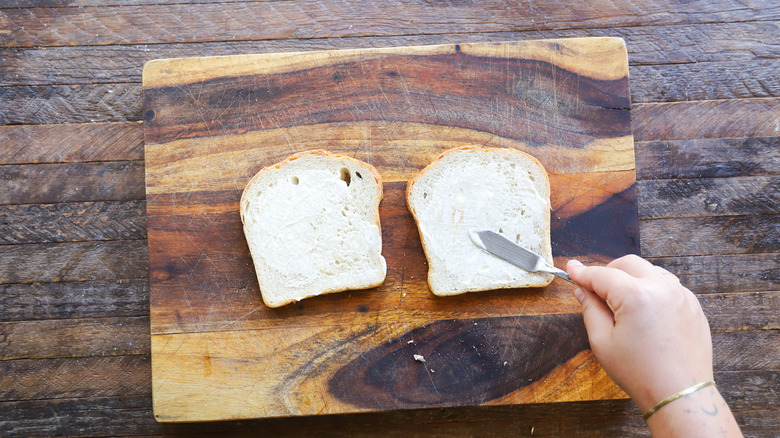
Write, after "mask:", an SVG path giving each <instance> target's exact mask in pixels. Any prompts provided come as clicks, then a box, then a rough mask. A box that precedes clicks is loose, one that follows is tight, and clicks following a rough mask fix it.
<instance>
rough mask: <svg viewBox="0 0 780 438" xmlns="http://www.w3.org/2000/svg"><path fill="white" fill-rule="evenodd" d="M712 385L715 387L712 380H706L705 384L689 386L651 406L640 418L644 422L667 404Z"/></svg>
mask: <svg viewBox="0 0 780 438" xmlns="http://www.w3.org/2000/svg"><path fill="white" fill-rule="evenodd" d="M713 385H715V382H714V381H712V380H708V381H706V382H701V383H697V384H695V385H693V386H691V387H690V388H685V389H683V390H682V391H680V392H678V393H677V394H674V395H671V396H669V397H667V398H665V399H663V400H661V401H660V402H658V404H657V405H655V406H653V407H652V408H650V410H649V411H647V412H645V413H644V414H642V418H644V419H645V421H646V420H647V419H648V418H650V416H651V415H653V414H655V411H657V410H659V409H661V408H662V407H664V406H666V405H668V404H669V403H671V402H673V401H675V400H677V399H678V398H680V397H685V396H686V395H688V394H691V393H694V392H696V391H698V390H700V389H702V388H706V387H708V386H713Z"/></svg>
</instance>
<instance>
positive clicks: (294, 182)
mask: <svg viewBox="0 0 780 438" xmlns="http://www.w3.org/2000/svg"><path fill="white" fill-rule="evenodd" d="M290 182H291V183H293V184H295V185H296V186H297V185H298V183H299V182H300V181H299V180H298V177H297V176H293V177H291V178H290Z"/></svg>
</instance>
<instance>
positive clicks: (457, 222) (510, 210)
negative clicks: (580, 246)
mask: <svg viewBox="0 0 780 438" xmlns="http://www.w3.org/2000/svg"><path fill="white" fill-rule="evenodd" d="M406 202H407V204H408V206H409V210H410V211H411V213H412V216H414V219H415V221H417V228H418V230H419V231H420V238H421V240H422V244H423V249H424V251H425V256H426V257H427V259H428V285H429V286H430V289H431V292H433V293H434V294H435V295H440V296H447V295H457V294H461V293H464V292H476V291H484V290H491V289H505V288H524V287H541V286H547V285H548V284H550V282H551V281H552V279H553V277H552V275H550V274H543V273H532V272H528V271H525V270H523V269H520V268H518V267H516V266H514V265H512V264H510V263H508V262H506V261H504V260H501V259H499V258H497V257H495V256H493V255H490V254H488V253H486V252H484V251H483V250H482V249H480V248H478V247H477V246H476V245H475V244H474V243H473V242H472V241H471V239H470V238H469V233H468V232H469V230H492V231H495V232H498V233H499V234H502V235H503V236H504V237H506V238H508V239H509V240H511V241H513V242H516V243H517V244H519V245H521V246H523V247H525V248H528V249H530V250H531V251H534V252H536V253H537V254H540V255H542V256H543V257H544V258H545V259H547V260H548V261H549V262H552V248H551V244H550V180H549V178H548V177H547V172H546V171H545V170H544V167H543V166H542V164H541V163H539V161H538V160H536V158H534V157H532V156H530V155H528V154H526V153H524V152H520V151H518V150H515V149H489V148H480V147H476V146H465V147H460V148H455V149H450V150H449V151H447V152H445V153H444V154H442V155H441V156H440V157H439V158H438V159H437V160H436V161H434V162H433V163H431V164H429V165H428V166H427V167H426V168H425V169H423V170H422V171H421V172H420V173H419V174H418V175H417V176H415V177H414V178H413V179H412V180H410V181H409V184H408V185H407V187H406Z"/></svg>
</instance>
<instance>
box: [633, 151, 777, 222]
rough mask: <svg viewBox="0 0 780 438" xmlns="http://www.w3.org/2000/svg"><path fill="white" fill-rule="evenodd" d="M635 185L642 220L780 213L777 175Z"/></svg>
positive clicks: (670, 180)
mask: <svg viewBox="0 0 780 438" xmlns="http://www.w3.org/2000/svg"><path fill="white" fill-rule="evenodd" d="M769 161H771V158H770V160H769ZM637 187H638V192H639V199H640V204H641V205H642V208H640V209H639V217H640V218H642V219H658V218H674V217H699V218H704V217H708V216H732V215H747V214H749V215H753V214H756V215H764V214H777V213H780V197H778V196H777V193H778V192H780V176H744V177H741V176H740V177H732V178H689V179H669V180H650V181H643V182H640V183H639V184H638V185H637Z"/></svg>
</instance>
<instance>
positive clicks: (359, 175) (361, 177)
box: [355, 172, 363, 179]
mask: <svg viewBox="0 0 780 438" xmlns="http://www.w3.org/2000/svg"><path fill="white" fill-rule="evenodd" d="M355 175H357V177H358V178H360V179H363V175H361V174H360V172H355Z"/></svg>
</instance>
